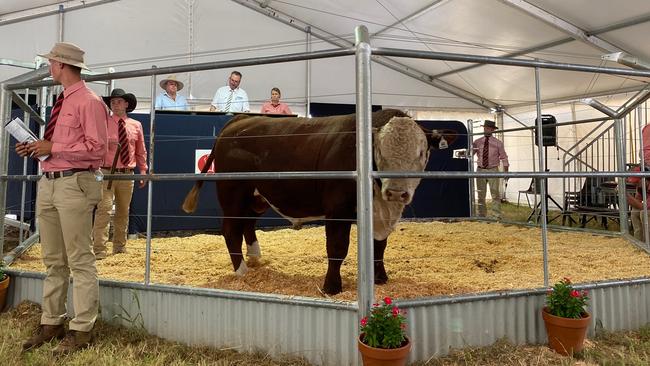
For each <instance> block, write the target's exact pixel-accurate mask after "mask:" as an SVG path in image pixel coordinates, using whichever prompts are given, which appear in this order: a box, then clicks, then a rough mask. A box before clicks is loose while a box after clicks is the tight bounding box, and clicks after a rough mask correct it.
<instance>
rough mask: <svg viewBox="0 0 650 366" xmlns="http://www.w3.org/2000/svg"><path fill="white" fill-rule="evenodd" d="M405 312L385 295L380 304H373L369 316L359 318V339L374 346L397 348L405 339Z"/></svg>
mask: <svg viewBox="0 0 650 366" xmlns="http://www.w3.org/2000/svg"><path fill="white" fill-rule="evenodd" d="M405 314H406V313H405V312H404V310H401V309H399V308H398V307H397V306H395V305H394V304H393V300H392V299H391V298H390V297H385V298H384V300H383V301H382V303H381V304H378V303H376V304H373V305H372V309H371V310H370V316H367V317H364V318H363V319H361V327H360V329H361V333H363V337H362V339H361V341H362V342H363V343H365V344H367V345H368V346H370V347H375V348H399V347H402V346H403V345H404V343H405V341H406V333H405V331H406V318H405V317H404V315H405Z"/></svg>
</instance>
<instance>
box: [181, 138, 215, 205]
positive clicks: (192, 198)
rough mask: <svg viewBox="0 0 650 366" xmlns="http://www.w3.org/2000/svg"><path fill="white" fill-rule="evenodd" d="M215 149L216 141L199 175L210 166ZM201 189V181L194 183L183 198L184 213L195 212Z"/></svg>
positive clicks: (205, 171)
mask: <svg viewBox="0 0 650 366" xmlns="http://www.w3.org/2000/svg"><path fill="white" fill-rule="evenodd" d="M216 149H217V140H215V142H214V145H213V146H212V151H210V155H209V156H208V159H207V160H206V161H205V165H204V166H203V169H201V173H203V174H205V173H207V172H208V169H210V166H212V162H213V161H214V155H215V150H216ZM201 187H203V181H202V180H199V181H196V183H194V187H192V190H191V191H190V193H188V194H187V196H185V201H183V206H182V207H183V211H185V212H186V213H192V212H194V211H195V210H196V205H197V203H198V201H199V192H200V191H201Z"/></svg>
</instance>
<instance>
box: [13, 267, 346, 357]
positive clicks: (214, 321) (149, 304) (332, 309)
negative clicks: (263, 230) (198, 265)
mask: <svg viewBox="0 0 650 366" xmlns="http://www.w3.org/2000/svg"><path fill="white" fill-rule="evenodd" d="M11 275H12V279H13V283H12V286H11V289H10V293H11V295H10V298H9V301H10V303H11V304H12V305H14V306H15V305H17V304H18V303H20V302H21V301H23V300H31V301H34V302H38V303H40V302H41V300H42V299H41V297H42V291H43V285H42V278H43V275H42V274H34V273H26V272H21V273H18V272H12V273H11ZM100 285H101V286H100V304H101V317H102V318H103V319H106V320H111V319H115V317H116V316H118V318H117V321H119V322H121V323H122V324H124V325H127V326H130V325H137V324H138V322H137V321H135V322H130V321H129V320H128V319H131V320H134V319H135V318H136V317H137V316H138V314H141V315H140V316H141V319H142V320H143V322H144V327H145V329H146V330H147V331H148V332H149V333H151V334H155V335H157V336H160V337H162V338H166V339H169V340H173V341H178V342H182V343H186V344H191V345H209V346H214V347H219V348H230V347H232V348H235V349H237V350H239V351H259V350H263V351H264V352H268V353H269V354H270V355H273V356H275V355H280V354H291V355H298V356H302V357H305V358H306V359H307V360H309V361H310V362H312V363H313V364H315V365H357V348H356V332H357V310H356V305H354V304H350V303H336V302H332V301H325V300H318V299H306V298H292V297H288V296H274V295H264V294H250V293H237V292H232V291H216V290H209V289H192V288H182V287H174V286H159V285H152V286H144V285H141V284H134V283H123V282H113V281H100ZM71 297H72V295H71V292H70V295H69V300H70V298H71ZM71 305H72V304H71V302H70V301H69V308H70V309H71V308H72V307H71ZM127 314H128V315H127ZM130 323H131V324H130Z"/></svg>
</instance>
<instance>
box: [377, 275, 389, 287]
mask: <svg viewBox="0 0 650 366" xmlns="http://www.w3.org/2000/svg"><path fill="white" fill-rule="evenodd" d="M386 282H388V275H387V274H386V272H384V273H375V285H384V284H386Z"/></svg>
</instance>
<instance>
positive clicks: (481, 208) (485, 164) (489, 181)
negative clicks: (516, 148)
mask: <svg viewBox="0 0 650 366" xmlns="http://www.w3.org/2000/svg"><path fill="white" fill-rule="evenodd" d="M496 130H497V126H496V123H494V121H489V120H486V121H485V122H484V123H483V137H481V138H479V139H478V140H476V141H474V142H473V143H472V147H473V149H472V150H473V153H474V154H475V155H476V161H477V162H478V167H477V169H476V171H478V172H498V171H499V163H502V164H503V170H504V171H506V172H507V171H508V166H509V164H508V154H506V150H505V149H504V148H503V142H501V141H499V140H498V139H497V138H496V137H494V136H492V134H493V133H494V131H496ZM488 185H489V186H490V194H491V195H492V210H491V211H492V212H491V213H492V214H493V216H495V217H496V218H497V219H499V220H500V219H501V194H500V193H499V178H476V193H477V196H478V215H479V216H481V217H486V216H487V205H486V203H485V196H486V193H487V186H488Z"/></svg>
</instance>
